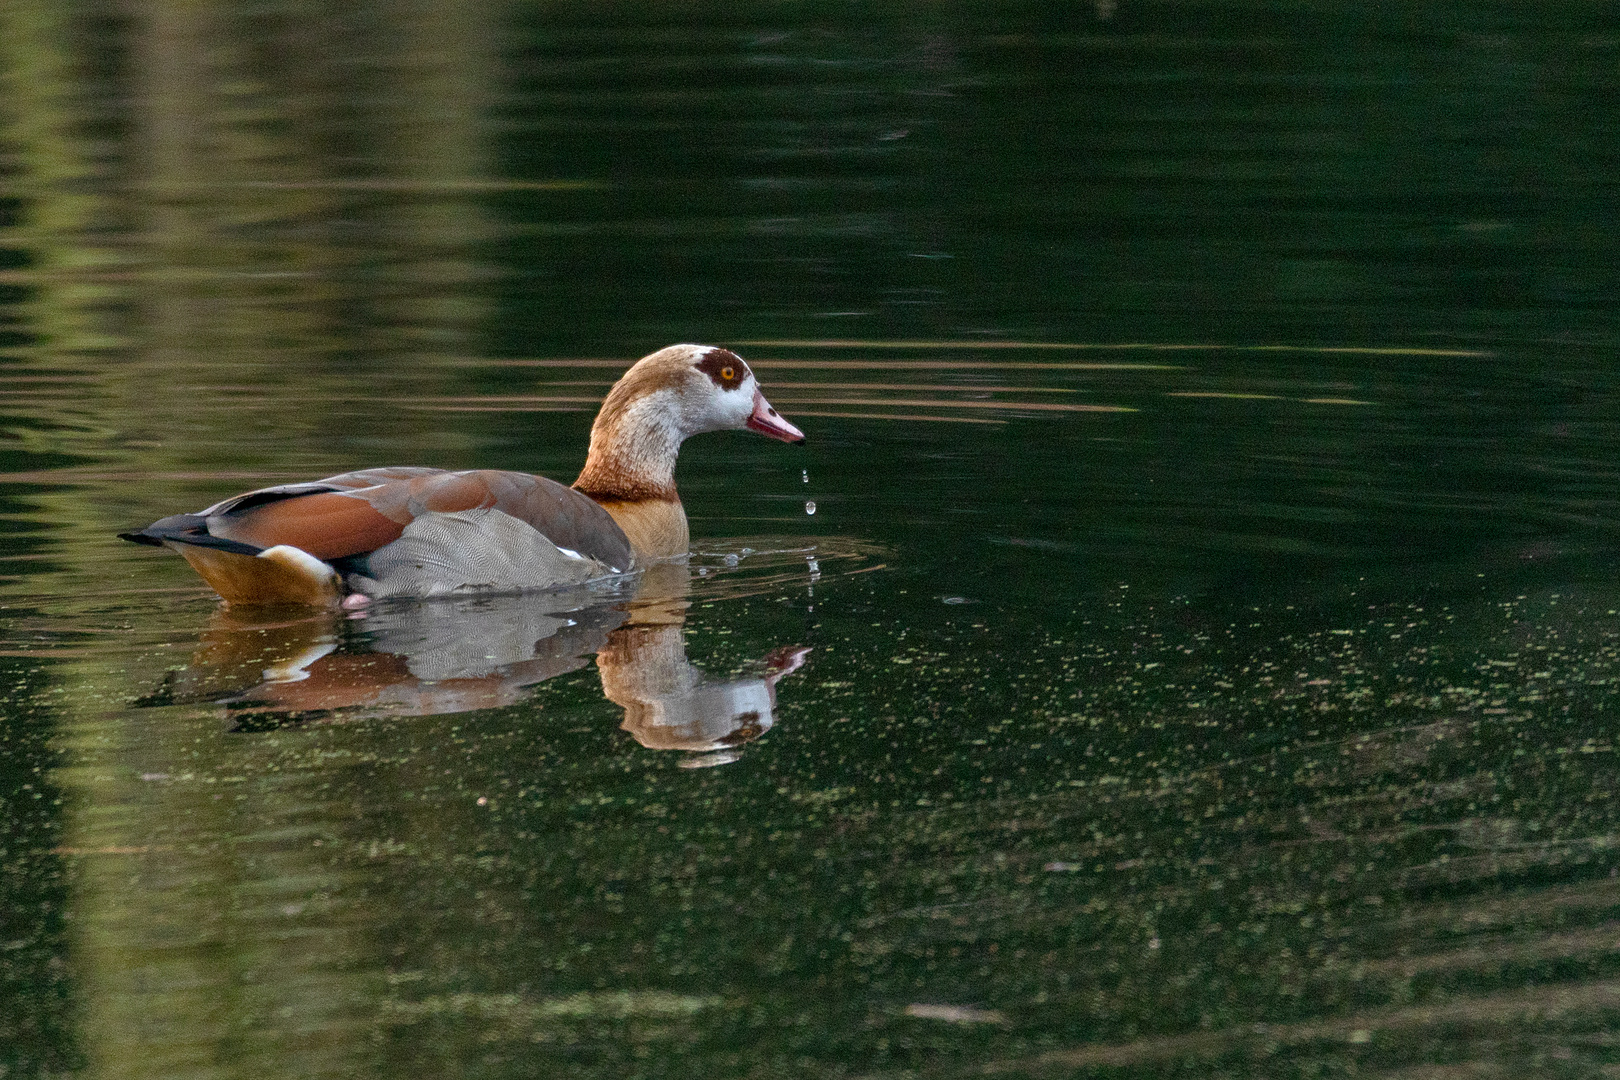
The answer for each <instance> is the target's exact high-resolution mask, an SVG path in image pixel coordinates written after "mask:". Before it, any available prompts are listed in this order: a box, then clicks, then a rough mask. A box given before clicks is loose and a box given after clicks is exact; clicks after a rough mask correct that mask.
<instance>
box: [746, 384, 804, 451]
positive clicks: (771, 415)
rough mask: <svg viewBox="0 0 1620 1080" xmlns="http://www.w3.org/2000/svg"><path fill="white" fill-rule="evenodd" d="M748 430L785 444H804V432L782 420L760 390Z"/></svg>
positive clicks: (756, 393)
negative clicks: (779, 440)
mask: <svg viewBox="0 0 1620 1080" xmlns="http://www.w3.org/2000/svg"><path fill="white" fill-rule="evenodd" d="M746 426H747V428H748V430H750V431H757V432H759V433H760V434H761V435H769V436H770V437H771V438H773V439H781V440H782V441H783V442H804V432H802V431H800V430H799V429H798V428H796V427H794V426H793V425H792V424H790V423H788V422H787V421H786V420H784V419H782V417H780V416H779V415H777V412H776V410H775V409H773V408H771V403H770V402H768V401H766V400H765V395H764V394H762V393H760V392H759V390H758V389H756V390H755V391H754V414H753V415H752V416H750V417H749V418H748V423H747V425H746Z"/></svg>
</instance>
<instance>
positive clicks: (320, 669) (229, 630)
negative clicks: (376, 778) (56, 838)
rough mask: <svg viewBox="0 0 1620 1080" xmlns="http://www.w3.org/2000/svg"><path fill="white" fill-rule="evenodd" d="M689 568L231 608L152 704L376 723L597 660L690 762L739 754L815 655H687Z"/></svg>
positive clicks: (246, 722) (618, 694) (646, 734)
mask: <svg viewBox="0 0 1620 1080" xmlns="http://www.w3.org/2000/svg"><path fill="white" fill-rule="evenodd" d="M691 581H692V574H691V572H690V571H689V570H688V569H687V567H686V566H685V565H681V564H664V565H658V566H654V567H651V568H650V569H649V570H647V571H646V572H645V573H643V574H642V575H641V576H640V577H639V578H637V579H635V580H634V581H633V582H631V583H630V585H629V587H628V595H627V596H626V595H619V596H607V597H604V596H602V595H601V594H593V593H588V592H583V591H580V590H574V591H570V592H565V593H546V594H538V595H526V596H504V597H479V598H465V599H457V600H438V601H427V602H416V603H396V604H381V605H378V606H377V607H375V608H373V609H371V610H369V611H366V612H364V613H363V614H362V616H361V617H359V618H356V617H355V616H354V615H349V616H347V617H345V615H343V614H342V613H338V612H321V613H319V614H309V613H305V612H299V613H298V614H296V615H291V614H289V615H286V616H283V617H279V618H278V617H276V615H275V614H274V613H266V612H244V611H243V610H241V609H232V608H228V607H227V608H221V609H220V610H219V611H217V612H215V614H214V616H213V618H212V622H211V624H210V626H209V628H208V629H207V631H205V632H204V633H203V635H202V638H201V640H200V641H199V643H198V647H197V649H196V651H195V653H194V654H193V656H192V658H191V662H190V663H189V664H188V665H187V666H186V667H185V668H184V669H182V670H179V671H174V672H171V673H170V674H169V676H168V677H167V679H166V680H165V682H164V684H163V686H162V687H161V688H160V689H159V690H158V691H157V692H156V693H154V694H151V695H149V696H148V697H146V698H144V699H142V700H141V702H139V704H142V705H152V706H155V705H175V704H186V703H200V702H210V703H215V704H219V705H221V706H223V707H224V708H225V709H226V712H227V715H228V716H229V717H230V719H231V722H232V726H233V729H234V730H239V731H251V730H264V729H268V728H274V727H282V726H286V725H289V724H296V723H310V722H332V721H337V720H347V719H360V718H365V717H372V716H429V715H436V714H441V713H455V712H466V711H471V710H474V709H492V708H498V707H501V706H504V705H512V704H515V703H517V702H520V701H522V700H523V699H524V698H525V697H526V696H527V695H528V694H529V693H530V691H531V690H532V688H533V687H534V686H536V685H537V684H539V683H542V682H544V681H545V680H547V679H551V678H555V677H556V676H558V675H563V674H566V673H567V672H570V671H576V670H578V669H579V668H582V667H584V666H585V665H586V664H588V663H589V662H590V661H591V660H592V659H593V658H594V659H595V660H596V665H597V670H598V672H599V674H600V675H601V679H602V691H603V693H604V694H605V695H606V696H607V698H608V699H609V700H610V701H612V702H613V703H614V704H616V705H618V706H620V707H621V708H623V709H624V723H623V725H622V726H623V728H624V730H625V731H627V732H628V733H629V734H630V735H631V736H632V737H634V738H635V740H636V741H637V742H639V743H641V745H643V746H645V747H647V748H648V749H652V750H677V751H685V752H686V753H687V754H688V757H687V758H686V759H685V760H683V761H682V764H683V765H685V766H689V767H698V766H703V765H719V764H725V763H726V762H729V761H734V760H736V759H737V757H738V756H739V753H740V749H741V747H742V746H743V745H744V744H746V743H748V742H752V741H753V740H755V739H757V738H759V737H760V736H762V735H764V734H765V732H767V731H769V730H770V729H771V726H772V725H773V724H774V723H775V711H776V684H777V682H778V680H780V679H782V678H784V677H785V676H787V675H790V674H792V673H793V672H794V671H796V670H798V669H799V667H800V666H801V665H802V664H803V663H804V660H805V657H806V656H807V655H808V654H809V652H810V649H809V648H808V647H805V646H797V645H795V646H787V647H783V648H778V649H775V650H773V651H771V652H770V653H768V654H767V655H765V656H764V657H761V658H760V659H759V660H757V661H756V662H755V663H754V664H753V665H751V668H750V670H749V671H748V672H746V673H745V674H743V675H740V676H738V677H735V678H729V679H715V678H710V677H709V676H707V675H705V674H704V673H703V672H702V671H701V670H700V669H699V668H697V667H696V666H694V665H693V664H692V663H691V662H690V661H689V660H688V659H687V656H686V635H685V623H686V609H687V607H688V603H689V602H688V600H687V594H688V592H689V590H690V586H691Z"/></svg>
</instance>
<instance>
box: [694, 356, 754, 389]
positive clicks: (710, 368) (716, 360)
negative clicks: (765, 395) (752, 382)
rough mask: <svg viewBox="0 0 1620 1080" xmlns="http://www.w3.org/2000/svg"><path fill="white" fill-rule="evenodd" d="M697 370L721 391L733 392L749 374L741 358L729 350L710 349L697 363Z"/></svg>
mask: <svg viewBox="0 0 1620 1080" xmlns="http://www.w3.org/2000/svg"><path fill="white" fill-rule="evenodd" d="M697 368H698V370H699V371H701V372H703V374H705V375H707V376H708V377H709V378H710V379H712V380H713V381H714V385H716V386H718V387H719V388H720V389H722V390H735V389H737V387H739V386H741V385H742V381H743V380H744V379H746V378H748V376H749V375H750V374H751V373H750V372H749V370H748V365H747V364H745V363H743V358H742V357H740V356H738V355H737V354H736V353H734V352H732V351H731V350H730V349H710V350H709V351H708V352H706V353H704V354H703V359H702V360H699V361H698V364H697Z"/></svg>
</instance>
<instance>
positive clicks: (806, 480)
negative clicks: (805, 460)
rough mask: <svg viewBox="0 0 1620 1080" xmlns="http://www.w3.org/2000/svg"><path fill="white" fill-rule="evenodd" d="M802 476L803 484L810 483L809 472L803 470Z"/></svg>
mask: <svg viewBox="0 0 1620 1080" xmlns="http://www.w3.org/2000/svg"><path fill="white" fill-rule="evenodd" d="M802 475H803V476H804V482H805V483H807V484H808V483H809V482H810V470H809V469H805V470H803V472H802Z"/></svg>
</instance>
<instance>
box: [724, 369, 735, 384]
mask: <svg viewBox="0 0 1620 1080" xmlns="http://www.w3.org/2000/svg"><path fill="white" fill-rule="evenodd" d="M720 377H721V378H722V379H724V380H726V382H730V381H731V380H732V379H734V378H736V377H737V369H736V368H731V367H723V368H721V369H720Z"/></svg>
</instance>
